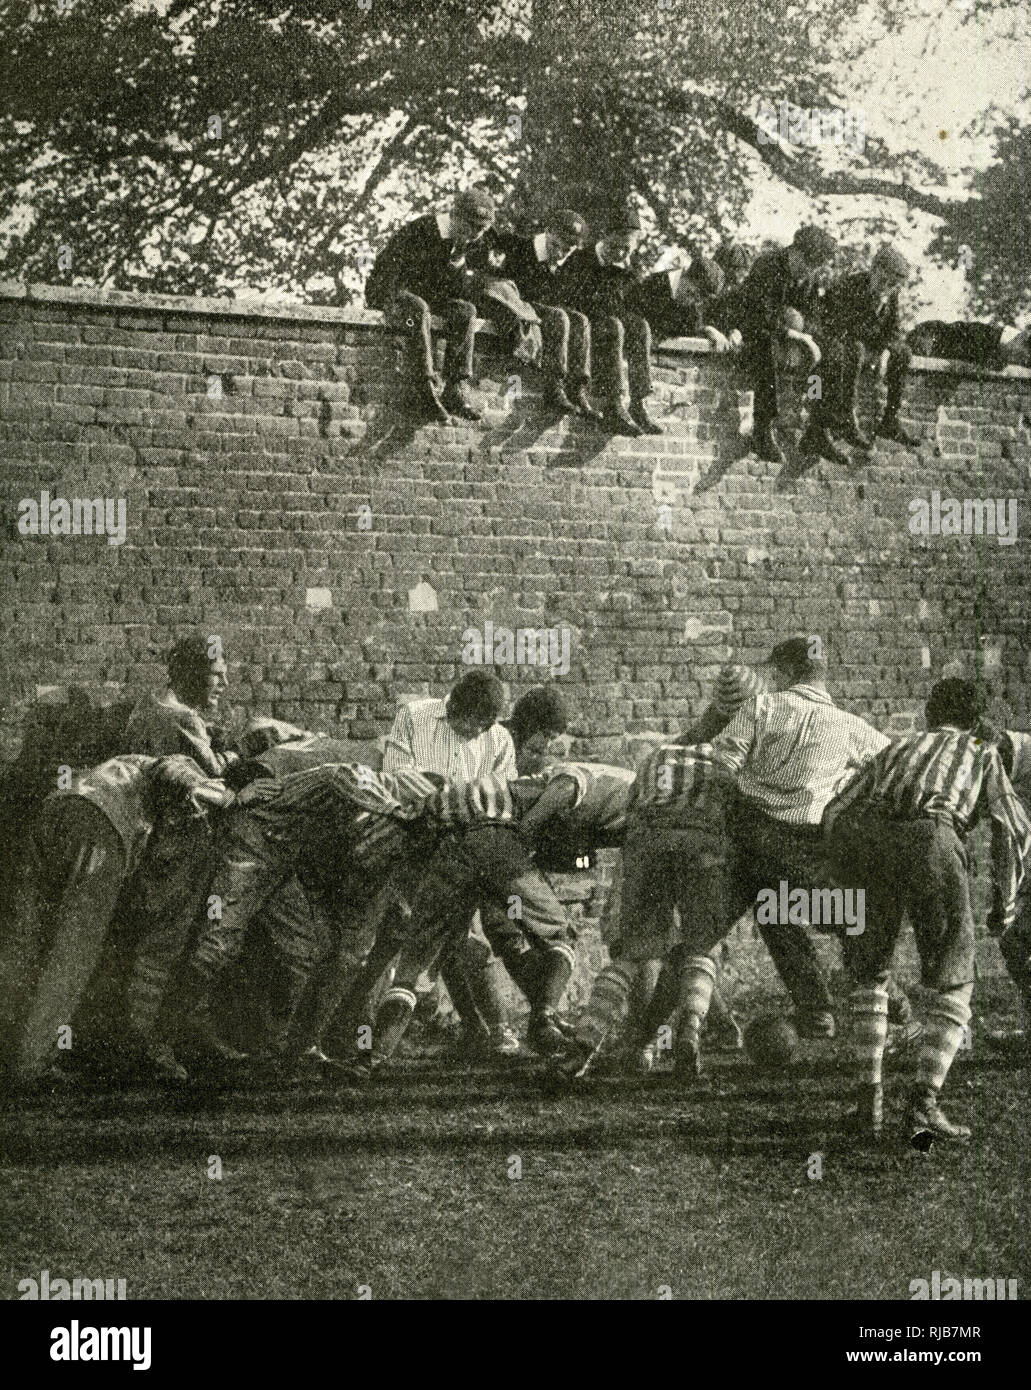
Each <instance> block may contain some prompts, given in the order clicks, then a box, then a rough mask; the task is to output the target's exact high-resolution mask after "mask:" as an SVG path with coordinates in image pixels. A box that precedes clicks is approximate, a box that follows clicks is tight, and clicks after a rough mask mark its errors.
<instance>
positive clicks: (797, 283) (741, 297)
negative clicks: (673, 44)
mask: <svg viewBox="0 0 1031 1390" xmlns="http://www.w3.org/2000/svg"><path fill="white" fill-rule="evenodd" d="M732 308H733V315H734V317H735V318H736V320H737V322H736V323H732V324H731V325H730V327H731V328H739V329H740V330H741V335H742V337H743V338H745V339H746V340H753V341H754V340H755V339H756V338H760V337H763V336H765V335H768V334H771V333H773V332H775V331H776V329H777V328H778V326H779V323H780V317H781V314H782V313H783V311H784V310H785V309H797V310H798V311H799V313H800V314H801V315H802V317H803V318H804V319H805V321H806V326H807V327H808V326H809V324H810V323H811V321H812V320H813V319H814V317H815V316H816V315H817V313H818V309H819V298H818V296H817V294H816V291H815V289H814V288H813V285H812V281H811V279H810V277H809V276H808V275H802V276H801V277H799V276H796V275H795V273H794V272H793V270H792V268H791V260H790V257H789V256H788V249H787V247H782V248H781V249H780V250H779V251H767V252H766V253H765V254H764V255H762V256H760V257H759V259H758V260H757V261H756V263H755V265H753V266H752V269H751V270H750V271H749V273H748V276H747V278H746V279H745V280H744V282H743V283H742V284H741V285H739V286H738V288H737V289H736V290H735V291H734V296H733V303H732ZM719 326H720V327H722V324H720V325H719ZM724 331H726V330H724Z"/></svg>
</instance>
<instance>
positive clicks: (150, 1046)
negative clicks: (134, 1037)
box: [140, 1042, 190, 1086]
mask: <svg viewBox="0 0 1031 1390" xmlns="http://www.w3.org/2000/svg"><path fill="white" fill-rule="evenodd" d="M140 1062H141V1063H142V1066H143V1068H144V1069H145V1070H146V1071H149V1072H150V1074H151V1076H152V1077H153V1079H154V1080H155V1081H161V1082H166V1083H168V1084H170V1085H174V1086H182V1085H185V1083H186V1082H187V1081H189V1079H190V1075H189V1072H187V1070H186V1068H185V1067H184V1066H183V1065H182V1063H181V1062H180V1061H179V1060H178V1058H177V1057H176V1055H175V1053H174V1052H173V1051H172V1048H171V1045H170V1044H169V1043H167V1042H146V1043H144V1044H143V1046H142V1048H141V1049H140Z"/></svg>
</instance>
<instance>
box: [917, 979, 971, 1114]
mask: <svg viewBox="0 0 1031 1390" xmlns="http://www.w3.org/2000/svg"><path fill="white" fill-rule="evenodd" d="M973 992H974V986H973V982H971V983H970V984H968V985H960V986H958V988H956V989H950V990H945V991H942V992H940V993H937V992H936V993H934V994H932V995H931V1000H930V1002H929V1004H928V1007H927V1014H926V1018H925V1021H924V1033H923V1038H922V1039H921V1043H920V1057H919V1060H918V1061H917V1065H916V1085H915V1090H916V1092H917V1094H918V1095H926V1094H928V1093H930V1094H931V1095H932V1096H934V1097H937V1095H938V1092H939V1091H940V1090H941V1088H942V1087H943V1086H944V1085H945V1078H946V1077H947V1076H948V1074H949V1068H950V1067H951V1066H952V1060H953V1058H954V1057H955V1055H956V1053H957V1052H958V1051H959V1048H960V1044H961V1043H962V1042H963V1034H964V1033H965V1032H966V1028H967V1024H968V1023H969V1022H970V999H971V996H972V994H973Z"/></svg>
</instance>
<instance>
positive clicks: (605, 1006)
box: [576, 961, 637, 1049]
mask: <svg viewBox="0 0 1031 1390" xmlns="http://www.w3.org/2000/svg"><path fill="white" fill-rule="evenodd" d="M636 976H637V965H636V963H635V962H633V961H628V962H626V963H625V964H623V965H607V966H606V967H605V969H604V970H603V971H602V972H601V974H600V975H599V976H598V978H597V979H596V980H595V982H594V988H593V989H592V990H591V997H590V999H589V1000H588V1002H587V1008H586V1009H585V1010H584V1012H583V1013H582V1014H581V1015H580V1020H579V1022H578V1023H577V1025H576V1040H577V1042H580V1043H583V1044H584V1045H585V1046H587V1047H590V1048H592V1049H593V1048H595V1047H598V1046H599V1045H600V1043H601V1042H602V1040H603V1039H604V1038H605V1036H606V1034H608V1035H609V1036H611V1035H612V1034H613V1033H614V1032H616V1031H617V1030H618V1029H619V1028H620V1027H621V1026H622V1024H623V1023H625V1022H626V1017H627V1014H629V1012H630V991H631V989H632V988H633V984H634V980H635V978H636Z"/></svg>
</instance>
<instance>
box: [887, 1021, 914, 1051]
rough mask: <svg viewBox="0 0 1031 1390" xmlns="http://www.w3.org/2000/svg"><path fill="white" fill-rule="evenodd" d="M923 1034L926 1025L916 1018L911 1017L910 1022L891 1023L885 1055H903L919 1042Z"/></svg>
mask: <svg viewBox="0 0 1031 1390" xmlns="http://www.w3.org/2000/svg"><path fill="white" fill-rule="evenodd" d="M923 1035H924V1025H923V1024H922V1023H919V1022H918V1021H917V1020H916V1019H915V1018H911V1019H910V1020H909V1022H908V1023H894V1024H891V1023H890V1024H889V1025H888V1041H887V1042H886V1043H885V1044H884V1055H885V1057H901V1056H903V1055H904V1054H905V1053H907V1052H910V1051H911V1050H912V1048H913V1044H914V1043H916V1042H919V1041H920V1039H921V1038H922V1037H923Z"/></svg>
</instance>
